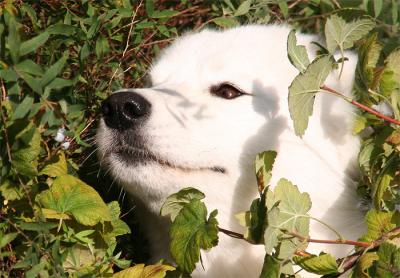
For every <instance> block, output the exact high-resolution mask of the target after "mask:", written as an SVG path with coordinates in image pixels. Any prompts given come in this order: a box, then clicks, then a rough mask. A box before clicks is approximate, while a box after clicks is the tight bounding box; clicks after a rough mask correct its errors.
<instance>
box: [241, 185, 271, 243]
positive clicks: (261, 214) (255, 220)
mask: <svg viewBox="0 0 400 278" xmlns="http://www.w3.org/2000/svg"><path fill="white" fill-rule="evenodd" d="M267 192H268V190H265V191H264V192H263V193H261V196H260V198H257V199H255V200H254V201H253V202H252V203H251V206H250V215H249V216H250V219H249V227H248V231H247V233H246V238H247V240H249V241H250V242H252V243H254V244H259V243H263V242H264V232H265V228H266V224H267V223H266V222H267V206H266V194H267Z"/></svg>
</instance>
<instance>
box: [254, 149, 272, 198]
mask: <svg viewBox="0 0 400 278" xmlns="http://www.w3.org/2000/svg"><path fill="white" fill-rule="evenodd" d="M276 155H277V153H276V152H275V151H265V152H262V153H259V154H257V156H256V159H255V162H254V166H255V170H256V177H257V184H258V192H260V194H261V193H262V192H263V191H264V188H265V187H266V186H268V184H269V182H270V180H271V177H272V167H273V166H274V162H275V158H276Z"/></svg>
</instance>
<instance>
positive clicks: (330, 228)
mask: <svg viewBox="0 0 400 278" xmlns="http://www.w3.org/2000/svg"><path fill="white" fill-rule="evenodd" d="M310 219H312V220H314V221H317V222H318V223H320V224H322V225H324V226H325V227H327V228H328V229H329V230H331V231H332V232H334V233H335V234H336V235H337V237H338V238H339V239H338V241H341V242H342V241H344V240H345V239H344V238H343V236H342V235H341V234H340V233H339V232H338V231H336V230H335V229H334V228H333V227H331V226H329V225H328V224H326V223H325V222H323V221H321V220H319V219H318V218H314V217H312V216H310Z"/></svg>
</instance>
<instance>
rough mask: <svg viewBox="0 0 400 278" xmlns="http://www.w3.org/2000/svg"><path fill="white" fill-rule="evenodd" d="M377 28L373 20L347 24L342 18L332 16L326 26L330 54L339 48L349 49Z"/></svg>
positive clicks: (359, 20)
mask: <svg viewBox="0 0 400 278" xmlns="http://www.w3.org/2000/svg"><path fill="white" fill-rule="evenodd" d="M374 27H375V22H374V21H372V20H371V19H366V18H365V19H358V20H355V21H353V22H350V23H346V21H344V20H343V19H342V18H341V17H339V16H337V15H332V16H331V17H329V18H328V20H327V21H326V24H325V37H326V45H327V48H328V50H329V52H330V53H334V51H335V50H336V49H337V48H339V49H340V50H341V51H343V50H345V49H348V48H350V47H352V46H353V45H354V43H355V42H356V41H358V40H360V39H361V38H362V37H364V36H365V35H367V34H368V33H369V32H370V31H371V30H372V29H373V28H374Z"/></svg>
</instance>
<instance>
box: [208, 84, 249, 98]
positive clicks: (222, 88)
mask: <svg viewBox="0 0 400 278" xmlns="http://www.w3.org/2000/svg"><path fill="white" fill-rule="evenodd" d="M210 92H211V94H212V95H214V96H217V97H221V98H224V99H234V98H237V97H239V96H241V95H243V94H244V93H243V92H242V91H241V90H240V89H238V88H236V87H235V86H233V85H232V84H229V83H222V84H219V85H217V86H212V87H211V89H210Z"/></svg>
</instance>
